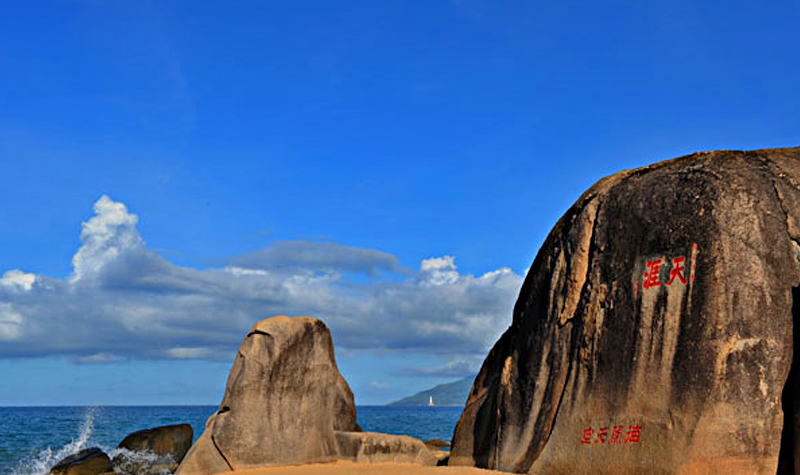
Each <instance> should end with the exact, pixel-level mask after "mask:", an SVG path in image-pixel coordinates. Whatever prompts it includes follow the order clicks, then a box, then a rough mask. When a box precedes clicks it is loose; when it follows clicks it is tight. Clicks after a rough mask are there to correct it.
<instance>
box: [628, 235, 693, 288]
mask: <svg viewBox="0 0 800 475" xmlns="http://www.w3.org/2000/svg"><path fill="white" fill-rule="evenodd" d="M689 259H690V265H689V272H688V275H687V269H686V256H676V257H673V258H672V259H668V260H667V261H665V260H664V259H661V258H659V259H654V260H651V261H647V262H645V268H646V270H645V272H644V275H642V287H643V288H644V289H645V290H649V289H652V288H654V287H660V286H661V284H662V283H663V284H664V285H666V286H668V287H669V286H672V285H677V284H678V283H680V284H682V285H684V286H685V285H686V284H687V283H689V282H694V273H695V266H696V262H697V243H692V253H691V255H690V257H689ZM664 268H669V279H668V280H667V281H666V282H662V281H661V272H662V269H664ZM634 295H636V296H638V295H639V292H638V285H637V286H635V288H634Z"/></svg>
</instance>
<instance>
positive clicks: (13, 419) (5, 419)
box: [0, 406, 461, 475]
mask: <svg viewBox="0 0 800 475" xmlns="http://www.w3.org/2000/svg"><path fill="white" fill-rule="evenodd" d="M215 409H216V406H100V407H0V474H3V475H8V474H10V475H41V474H46V473H47V472H48V471H49V469H50V467H51V466H52V465H53V464H55V463H56V462H57V461H59V460H61V459H62V458H64V457H66V456H68V455H70V454H72V453H75V452H76V451H77V450H80V449H81V448H85V447H93V446H99V447H101V448H103V449H104V450H105V451H106V452H107V453H109V454H112V455H113V452H114V448H115V447H116V446H117V444H118V443H119V442H120V441H121V440H122V439H123V438H124V437H125V436H126V435H128V434H130V433H131V432H134V431H137V430H140V429H147V428H150V427H157V426H162V425H167V424H178V423H182V422H186V423H189V424H191V425H192V428H193V429H194V435H195V438H197V437H199V436H200V434H201V433H202V431H203V428H204V427H205V422H206V419H207V418H208V416H210V415H211V414H212V413H213V412H214V410H215ZM460 415H461V408H460V407H388V406H359V407H358V423H359V424H360V425H361V427H362V428H363V429H364V430H365V431H371V432H384V433H387V434H404V435H410V436H412V437H416V438H418V439H422V440H429V439H442V440H446V441H449V440H450V438H451V437H452V435H453V429H454V428H455V425H456V422H457V421H458V417H459V416H460Z"/></svg>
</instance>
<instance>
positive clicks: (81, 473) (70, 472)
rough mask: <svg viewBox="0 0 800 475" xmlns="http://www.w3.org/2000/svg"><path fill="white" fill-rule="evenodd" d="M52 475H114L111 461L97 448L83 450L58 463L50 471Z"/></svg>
mask: <svg viewBox="0 0 800 475" xmlns="http://www.w3.org/2000/svg"><path fill="white" fill-rule="evenodd" d="M50 473H51V474H52V475H114V469H113V468H111V459H109V458H108V455H106V453H105V452H103V451H102V450H100V449H99V448H97V447H91V448H88V449H83V450H81V451H79V452H77V453H75V454H72V455H70V456H69V457H67V458H65V459H63V460H60V461H58V463H56V464H55V465H53V467H52V468H51V469H50Z"/></svg>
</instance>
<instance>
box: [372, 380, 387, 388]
mask: <svg viewBox="0 0 800 475" xmlns="http://www.w3.org/2000/svg"><path fill="white" fill-rule="evenodd" d="M369 385H370V386H372V387H373V388H375V389H381V390H383V389H389V386H391V384H389V383H387V382H384V381H375V380H373V381H372V382H371V383H369Z"/></svg>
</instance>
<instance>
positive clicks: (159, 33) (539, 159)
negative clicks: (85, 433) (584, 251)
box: [0, 0, 800, 405]
mask: <svg viewBox="0 0 800 475" xmlns="http://www.w3.org/2000/svg"><path fill="white" fill-rule="evenodd" d="M3 10H4V13H3V15H2V16H1V17H0V65H2V74H0V230H2V232H0V405H22V404H216V403H218V401H219V399H220V397H221V394H222V389H223V386H224V381H225V377H226V375H227V371H228V369H229V367H230V360H231V358H232V356H233V354H234V353H235V350H236V347H237V346H238V343H239V342H240V340H241V338H242V336H243V335H244V332H245V331H246V330H247V328H249V326H250V325H251V324H252V323H253V322H254V321H256V320H258V319H261V318H264V317H267V316H270V315H275V314H290V315H297V314H309V315H312V316H316V317H319V318H322V319H323V320H324V321H326V322H327V323H328V325H329V327H330V328H331V331H332V333H333V336H334V341H335V343H336V346H337V358H338V360H339V364H340V367H341V369H342V372H343V373H344V375H345V377H346V378H347V379H348V381H349V382H350V384H351V386H352V387H353V390H354V392H355V394H356V398H357V401H358V402H359V403H360V404H379V403H384V402H388V401H390V400H393V399H396V398H399V397H402V396H405V395H407V394H410V393H413V392H415V391H416V390H419V389H423V388H427V387H429V386H432V385H434V384H438V383H441V382H447V381H450V380H453V379H456V378H458V377H461V376H463V375H466V374H469V373H471V372H473V371H476V370H477V368H478V366H479V365H480V362H481V361H482V358H483V356H485V354H486V352H487V351H488V348H489V347H490V346H491V344H492V343H493V342H494V340H495V339H496V338H497V337H498V336H499V334H500V333H501V332H502V331H503V330H504V329H505V328H506V326H507V325H508V323H509V321H510V309H511V307H512V306H513V303H514V300H515V299H516V294H517V291H518V288H519V285H520V282H521V279H522V277H523V276H524V274H525V272H526V270H527V268H528V266H529V265H530V263H531V262H532V260H533V257H534V256H535V254H536V252H537V250H538V248H539V246H540V245H541V243H542V241H543V240H544V237H545V236H546V234H547V233H548V232H549V230H550V228H551V227H552V226H553V224H554V223H555V222H556V220H557V219H558V218H559V217H560V216H561V214H562V213H563V212H564V211H565V210H566V209H567V208H568V207H569V206H570V205H571V204H572V202H574V200H575V199H576V198H577V197H578V196H579V195H580V193H581V192H582V191H583V190H584V189H586V188H588V187H589V186H591V184H592V183H594V182H595V181H597V180H598V179H599V178H601V177H603V176H605V175H608V174H611V173H614V172H616V171H618V170H621V169H625V168H632V167H637V166H642V165H646V164H649V163H652V162H654V161H657V160H661V159H666V158H671V157H674V156H678V155H682V154H686V153H691V152H694V151H699V150H710V149H720V148H725V149H750V148H763V147H782V146H797V145H800V132H798V131H800V115H799V114H798V113H797V111H798V110H800V94H798V92H797V78H798V77H800V49H798V45H800V30H798V28H797V24H798V20H800V2H798V1H797V0H792V1H788V0H777V1H774V2H766V3H765V2H756V1H726V2H722V1H707V2H696V1H695V2H690V1H682V0H679V1H671V2H638V1H632V0H631V1H612V2H594V1H577V0H573V1H562V2H496V1H491V2H490V1H479V0H459V1H455V0H454V1H437V0H426V1H407V2H369V1H361V2H348V1H339V2H304V1H298V2H237V3H235V4H230V3H223V2H215V3H211V2H199V1H191V2H188V1H187V2H181V1H164V2H152V1H151V2H147V1H119V2H101V1H87V2H82V1H59V2H38V1H29V2H11V3H9V4H7V5H5V6H4V9H3ZM82 223H85V224H83V225H82Z"/></svg>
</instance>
